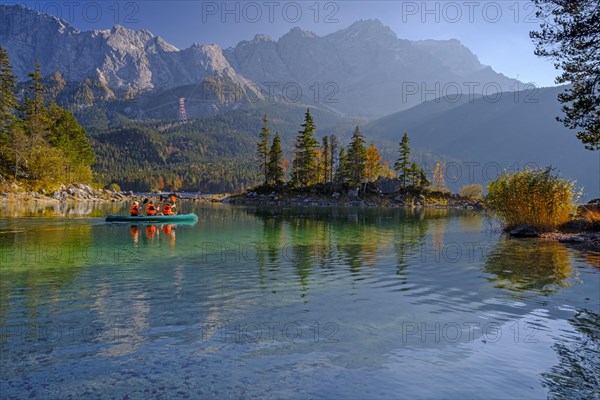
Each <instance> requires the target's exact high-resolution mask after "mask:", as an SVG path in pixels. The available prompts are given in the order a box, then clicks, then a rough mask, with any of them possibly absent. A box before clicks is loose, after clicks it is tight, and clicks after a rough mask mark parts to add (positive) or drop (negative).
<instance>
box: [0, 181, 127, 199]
mask: <svg viewBox="0 0 600 400" xmlns="http://www.w3.org/2000/svg"><path fill="white" fill-rule="evenodd" d="M7 189H8V190H6V188H5V190H3V191H2V192H0V201H3V202H9V203H10V202H53V203H64V202H118V201H131V200H133V198H134V194H133V192H124V191H121V192H120V191H116V190H111V189H94V188H92V187H91V186H90V185H85V184H81V183H77V184H73V185H61V186H60V188H58V189H57V190H55V191H52V192H46V191H45V190H43V189H42V190H40V191H39V192H36V191H26V190H24V189H22V188H20V187H19V186H17V185H16V184H14V183H11V184H10V186H9V187H8V188H7Z"/></svg>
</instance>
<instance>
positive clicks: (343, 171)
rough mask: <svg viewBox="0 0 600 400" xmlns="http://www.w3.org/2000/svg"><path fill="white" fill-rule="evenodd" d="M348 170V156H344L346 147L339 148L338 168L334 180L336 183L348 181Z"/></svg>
mask: <svg viewBox="0 0 600 400" xmlns="http://www.w3.org/2000/svg"><path fill="white" fill-rule="evenodd" d="M348 178H349V171H348V157H347V156H346V149H344V148H343V147H342V148H340V155H339V157H338V168H337V171H336V174H335V180H336V182H337V183H338V184H340V185H344V184H345V183H347V182H348Z"/></svg>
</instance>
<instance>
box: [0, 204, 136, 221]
mask: <svg viewBox="0 0 600 400" xmlns="http://www.w3.org/2000/svg"><path fill="white" fill-rule="evenodd" d="M125 207H127V203H119V202H115V203H100V202H87V201H86V202H65V203H54V202H35V201H23V202H15V203H3V204H1V205H0V216H2V217H81V216H88V217H97V218H104V217H105V216H106V215H107V214H118V213H119V212H121V211H122V210H123V209H125Z"/></svg>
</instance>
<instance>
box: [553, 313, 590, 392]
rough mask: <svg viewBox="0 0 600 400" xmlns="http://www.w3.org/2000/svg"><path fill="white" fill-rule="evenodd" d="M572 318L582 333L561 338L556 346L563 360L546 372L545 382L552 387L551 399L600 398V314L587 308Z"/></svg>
mask: <svg viewBox="0 0 600 400" xmlns="http://www.w3.org/2000/svg"><path fill="white" fill-rule="evenodd" d="M569 321H570V323H571V325H572V326H573V327H574V328H575V329H576V330H577V332H578V333H579V335H578V336H576V337H575V336H574V335H569V337H567V338H566V339H565V340H564V341H562V340H561V338H559V339H558V341H557V343H555V344H554V345H553V346H552V347H553V349H554V350H555V351H556V354H557V355H558V359H559V363H558V365H555V366H554V367H552V368H550V370H549V371H548V372H545V373H543V374H542V382H543V384H544V385H545V386H546V387H548V388H549V390H550V393H549V394H548V398H550V399H565V400H571V399H598V398H600V389H599V388H600V375H599V371H600V316H599V315H598V314H596V313H594V312H592V311H590V310H587V309H583V310H579V311H577V314H576V315H575V317H573V318H572V319H570V320H569Z"/></svg>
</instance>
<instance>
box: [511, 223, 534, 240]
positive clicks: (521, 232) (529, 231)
mask: <svg viewBox="0 0 600 400" xmlns="http://www.w3.org/2000/svg"><path fill="white" fill-rule="evenodd" d="M540 235H541V233H540V231H538V230H537V228H536V227H534V226H530V225H520V226H517V227H516V228H514V229H513V230H511V231H510V236H514V237H519V238H528V237H540Z"/></svg>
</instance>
